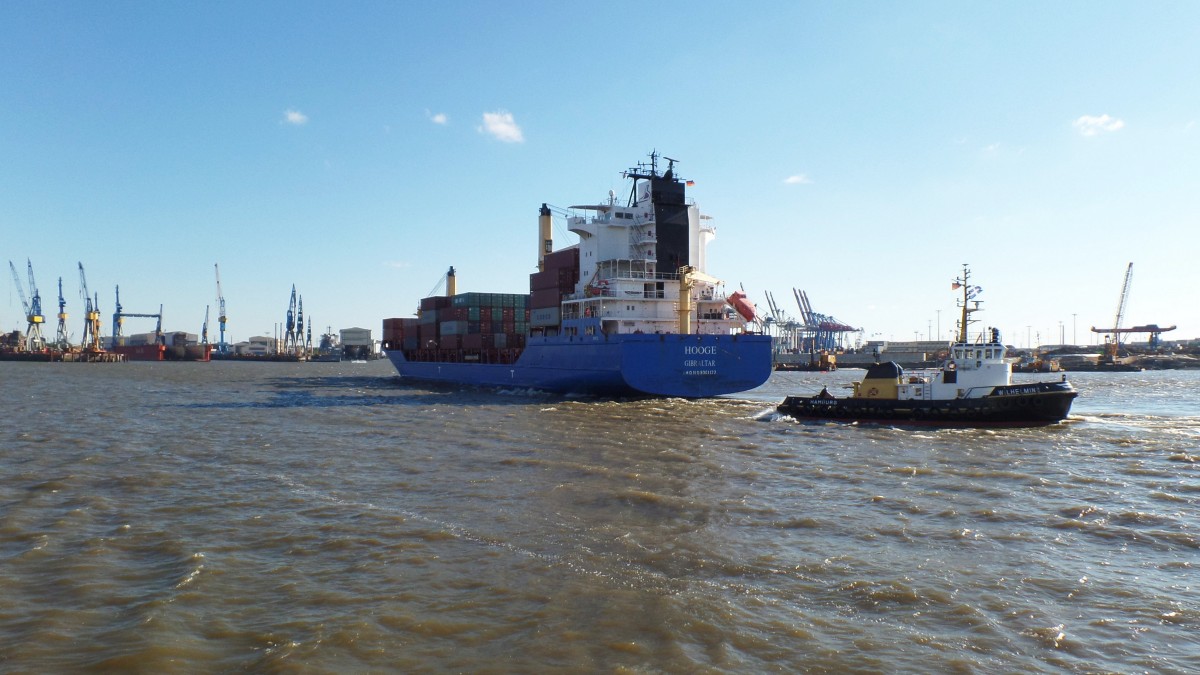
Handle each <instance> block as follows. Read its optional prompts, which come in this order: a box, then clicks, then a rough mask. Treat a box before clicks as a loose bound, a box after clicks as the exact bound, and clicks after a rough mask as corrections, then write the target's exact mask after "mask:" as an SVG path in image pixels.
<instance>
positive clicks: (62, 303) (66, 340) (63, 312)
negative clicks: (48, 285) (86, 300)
mask: <svg viewBox="0 0 1200 675" xmlns="http://www.w3.org/2000/svg"><path fill="white" fill-rule="evenodd" d="M54 343H55V345H57V346H58V348H59V349H62V350H64V351H65V350H66V349H67V348H69V347H70V346H71V338H70V336H69V335H67V301H66V299H65V298H63V292H62V277H59V278H58V333H57V334H56V335H55V337H54Z"/></svg>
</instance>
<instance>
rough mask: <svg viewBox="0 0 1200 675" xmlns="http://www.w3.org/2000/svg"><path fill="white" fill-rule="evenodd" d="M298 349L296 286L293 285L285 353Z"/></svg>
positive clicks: (284, 344)
mask: <svg viewBox="0 0 1200 675" xmlns="http://www.w3.org/2000/svg"><path fill="white" fill-rule="evenodd" d="M295 348H296V284H292V297H291V299H290V300H289V301H288V311H287V323H285V324H284V333H283V351H284V352H287V353H290V352H291V351H293V350H294V349H295Z"/></svg>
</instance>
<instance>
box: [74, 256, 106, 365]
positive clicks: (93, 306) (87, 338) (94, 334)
mask: <svg viewBox="0 0 1200 675" xmlns="http://www.w3.org/2000/svg"><path fill="white" fill-rule="evenodd" d="M79 296H80V297H81V298H83V301H84V323H83V344H82V347H83V350H84V351H85V352H91V353H97V352H101V351H104V348H103V347H102V346H101V344H100V294H99V293H97V294H96V299H95V301H93V300H92V296H91V295H90V294H89V293H88V285H87V276H86V275H85V274H84V273H83V263H79Z"/></svg>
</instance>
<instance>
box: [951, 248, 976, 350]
mask: <svg viewBox="0 0 1200 675" xmlns="http://www.w3.org/2000/svg"><path fill="white" fill-rule="evenodd" d="M970 280H971V270H970V268H969V267H967V264H966V263H963V271H962V276H961V277H959V278H957V279H955V280H954V284H953V285H952V286H951V288H953V289H959V288H961V289H962V300H961V301H960V307H961V308H962V318H961V319H960V320H959V322H958V342H960V343H962V344H966V343H967V326H969V325H970V324H972V323H975V322H974V321H972V320H971V318H970V317H971V313H972V312H978V311H979V303H980V302H981V301H980V300H972V298H973V297H975V296H976V295H978V293H979V291H980V290H981V289H979V288H978V287H974V288H973V287H972V286H971V284H970V283H969V282H970ZM972 302H974V303H975V306H974V307H971V303H972Z"/></svg>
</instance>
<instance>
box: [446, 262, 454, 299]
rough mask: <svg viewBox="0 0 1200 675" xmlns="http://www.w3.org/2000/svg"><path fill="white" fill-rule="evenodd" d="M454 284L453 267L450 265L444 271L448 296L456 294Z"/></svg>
mask: <svg viewBox="0 0 1200 675" xmlns="http://www.w3.org/2000/svg"><path fill="white" fill-rule="evenodd" d="M454 286H455V284H454V268H453V267H451V268H450V270H449V271H448V272H446V295H448V296H450V297H454V296H455V295H456V292H455V288H454Z"/></svg>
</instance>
